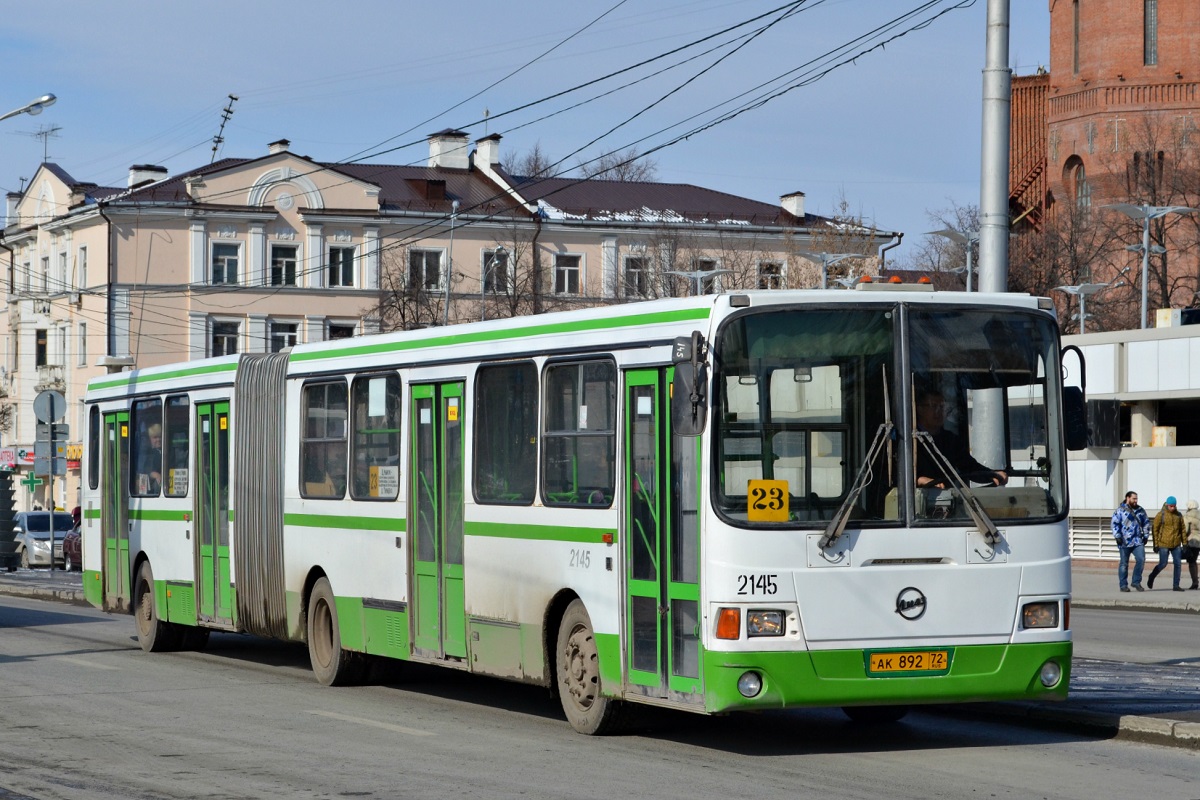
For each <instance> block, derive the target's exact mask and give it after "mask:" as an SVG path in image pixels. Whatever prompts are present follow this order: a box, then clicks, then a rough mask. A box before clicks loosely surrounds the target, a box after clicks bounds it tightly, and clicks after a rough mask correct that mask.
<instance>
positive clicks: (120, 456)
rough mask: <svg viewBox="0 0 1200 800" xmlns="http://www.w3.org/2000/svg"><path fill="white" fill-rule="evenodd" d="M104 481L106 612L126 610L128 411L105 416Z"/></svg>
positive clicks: (127, 594)
mask: <svg viewBox="0 0 1200 800" xmlns="http://www.w3.org/2000/svg"><path fill="white" fill-rule="evenodd" d="M103 453H104V455H103V458H104V462H103V463H104V468H103V472H102V474H103V476H104V482H103V486H102V491H103V494H102V496H101V500H100V502H101V505H102V510H101V526H100V536H101V539H102V540H103V542H104V563H103V566H102V567H101V571H102V572H103V574H104V577H103V581H102V582H103V584H104V605H103V608H104V609H105V610H106V611H128V610H129V483H128V481H127V480H126V477H127V476H126V472H127V469H126V465H127V464H128V463H129V412H128V411H118V412H116V413H113V414H105V415H104V444H103Z"/></svg>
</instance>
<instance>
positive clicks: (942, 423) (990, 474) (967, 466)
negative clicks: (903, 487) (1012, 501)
mask: <svg viewBox="0 0 1200 800" xmlns="http://www.w3.org/2000/svg"><path fill="white" fill-rule="evenodd" d="M917 428H918V429H919V430H922V431H926V432H927V433H929V434H930V436H932V437H933V443H934V444H935V445H937V448H938V450H941V451H942V455H944V456H945V457H946V460H947V461H949V462H950V465H951V466H952V467H954V469H955V470H956V471H957V472H958V474H959V475H961V476H962V477H963V479H964V480H968V481H974V482H975V483H990V484H991V485H993V486H1003V485H1004V484H1006V483H1008V474H1007V473H1006V472H1004V470H1000V469H991V468H990V467H985V466H984V465H983V464H980V463H979V462H978V461H976V460H975V458H974V457H973V456H972V455H971V452H970V451H969V450H968V449H967V446H966V444H965V443H964V442H963V440H962V439H961V438H960V437H959V436H958V435H957V434H955V433H953V432H952V431H949V430H946V398H945V397H943V396H942V393H941V392H939V391H938V390H937V389H932V388H919V389H918V390H917ZM916 449H917V487H918V488H922V489H948V488H950V487H951V486H952V485H953V484H952V481H950V479H949V477H948V476H947V475H946V473H945V471H944V470H943V469H942V468H941V467H940V466H938V463H937V461H936V460H935V459H934V457H933V455H932V454H931V453H930V452H929V450H928V449H926V447H925V446H924V445H922V444H920V443H918V444H917V448H916Z"/></svg>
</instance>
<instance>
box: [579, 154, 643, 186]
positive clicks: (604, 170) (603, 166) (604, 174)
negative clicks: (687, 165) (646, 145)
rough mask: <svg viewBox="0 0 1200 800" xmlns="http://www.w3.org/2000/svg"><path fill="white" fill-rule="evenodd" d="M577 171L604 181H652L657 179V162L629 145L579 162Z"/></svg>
mask: <svg viewBox="0 0 1200 800" xmlns="http://www.w3.org/2000/svg"><path fill="white" fill-rule="evenodd" d="M579 172H580V173H581V174H582V175H583V177H585V178H597V179H600V180H606V181H653V180H657V179H658V162H657V161H655V160H654V159H651V158H646V157H643V156H641V155H639V154H638V149H637V148H636V147H630V148H629V149H628V150H622V151H614V152H611V153H605V154H604V155H602V156H600V157H599V158H597V159H594V160H592V161H586V162H580V164H579Z"/></svg>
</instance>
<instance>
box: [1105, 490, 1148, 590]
mask: <svg viewBox="0 0 1200 800" xmlns="http://www.w3.org/2000/svg"><path fill="white" fill-rule="evenodd" d="M1112 534H1113V538H1114V539H1116V540H1117V547H1118V549H1119V550H1120V551H1121V562H1120V563H1119V564H1117V582H1118V583H1120V585H1121V591H1122V592H1128V591H1129V582H1128V575H1129V557H1130V556H1133V588H1134V589H1137V590H1138V591H1139V592H1142V591H1145V589H1143V588H1142V569H1143V568H1144V567H1145V566H1146V540H1147V539H1148V538H1150V518H1149V517H1148V516H1146V509H1144V508H1142V507H1141V506H1139V505H1138V495H1137V492H1126V493H1125V502H1124V503H1121V505H1119V506H1117V510H1116V511H1114V512H1113V515H1112Z"/></svg>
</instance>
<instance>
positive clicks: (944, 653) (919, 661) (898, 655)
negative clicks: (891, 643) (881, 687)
mask: <svg viewBox="0 0 1200 800" xmlns="http://www.w3.org/2000/svg"><path fill="white" fill-rule="evenodd" d="M949 668H950V652H949V651H948V650H904V651H896V650H892V651H887V652H880V653H868V655H867V672H868V673H870V674H872V675H894V674H897V673H906V672H946V671H947V670H948V669H949Z"/></svg>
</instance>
